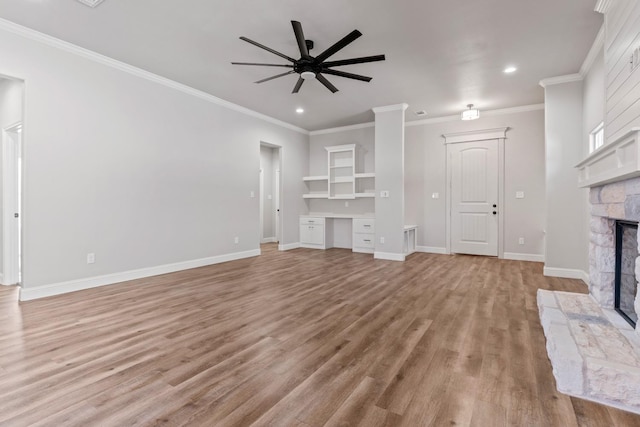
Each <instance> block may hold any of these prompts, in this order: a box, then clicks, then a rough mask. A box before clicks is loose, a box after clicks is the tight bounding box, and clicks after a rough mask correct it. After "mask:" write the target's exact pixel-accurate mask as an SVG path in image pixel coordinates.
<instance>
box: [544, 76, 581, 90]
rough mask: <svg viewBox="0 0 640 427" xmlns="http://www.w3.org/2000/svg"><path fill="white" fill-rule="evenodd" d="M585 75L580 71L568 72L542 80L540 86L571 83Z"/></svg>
mask: <svg viewBox="0 0 640 427" xmlns="http://www.w3.org/2000/svg"><path fill="white" fill-rule="evenodd" d="M582 79H583V77H582V74H580V73H575V74H567V75H565V76H557V77H549V78H548V79H544V80H540V86H542V87H544V88H546V87H547V86H553V85H559V84H562V83H571V82H579V81H582Z"/></svg>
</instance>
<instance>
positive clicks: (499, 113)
mask: <svg viewBox="0 0 640 427" xmlns="http://www.w3.org/2000/svg"><path fill="white" fill-rule="evenodd" d="M538 110H544V104H531V105H522V106H520V107H511V108H501V109H497V110H487V111H484V110H483V111H482V117H493V116H502V115H505V114H517V113H526V112H529V111H538ZM458 121H460V114H456V115H455V116H442V117H432V118H429V119H422V120H413V121H410V122H405V124H404V126H405V127H411V126H423V125H431V124H436V123H449V122H458ZM374 126H375V122H367V123H361V124H358V125H350V126H340V127H335V128H327V129H320V130H312V131H311V132H309V135H311V136H314V135H324V134H328V133H338V132H347V131H350V130H356V129H363V128H370V127H374Z"/></svg>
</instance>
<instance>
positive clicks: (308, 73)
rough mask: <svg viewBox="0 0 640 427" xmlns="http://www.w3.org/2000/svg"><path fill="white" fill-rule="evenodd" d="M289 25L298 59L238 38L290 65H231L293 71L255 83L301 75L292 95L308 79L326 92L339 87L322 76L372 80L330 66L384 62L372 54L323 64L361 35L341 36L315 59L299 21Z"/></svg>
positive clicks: (354, 33)
mask: <svg viewBox="0 0 640 427" xmlns="http://www.w3.org/2000/svg"><path fill="white" fill-rule="evenodd" d="M291 25H293V32H294V34H295V36H296V41H297V42H298V48H299V49H300V59H294V58H291V57H289V56H287V55H285V54H283V53H280V52H278V51H276V50H273V49H271V48H269V47H267V46H265V45H262V44H260V43H258V42H255V41H253V40H251V39H248V38H246V37H240V40H244V41H246V42H247V43H251V44H252V45H254V46H257V47H259V48H261V49H264V50H266V51H268V52H271V53H273V54H275V55H278V56H279V57H281V58H284V59H286V60H287V61H289V62H291V64H262V63H255V62H232V64H234V65H259V66H265V67H286V68H293V69H292V70H290V71H287V72H286V73H282V74H276V75H275V76H271V77H267V78H266V79H262V80H258V81H257V82H256V83H264V82H267V81H269V80H273V79H277V78H278V77H283V76H287V75H289V74H293V73H298V74H299V75H300V76H299V77H298V81H297V83H296V85H295V87H294V88H293V92H292V93H298V91H300V88H301V87H302V84H303V83H304V81H305V80H308V79H317V80H318V81H319V82H320V83H322V84H323V85H324V86H325V87H326V88H327V89H329V90H330V91H331V92H332V93H336V92H337V91H338V88H336V87H335V86H334V85H332V84H331V82H329V80H327V78H326V77H325V76H324V75H323V74H331V75H334V76H339V77H346V78H348V79H354V80H361V81H363V82H370V81H371V77H367V76H362V75H359V74H353V73H347V72H344V71H338V70H334V69H332V67H339V66H341V65H350V64H362V63H365V62H375V61H384V59H385V57H384V55H374V56H364V57H361V58H350V59H341V60H338V61H328V62H325V61H326V59H328V58H329V57H330V56H332V55H333V54H335V53H336V52H338V51H339V50H341V49H342V48H344V47H345V46H347V45H348V44H350V43H351V42H353V41H354V40H356V39H357V38H358V37H360V36H361V35H362V33H361V32H360V31H358V30H353V31H352V32H350V33H349V34H347V35H346V36H344V37H343V38H342V39H341V40H339V41H338V42H336V43H335V44H334V45H333V46H331V47H329V48H328V49H327V50H325V51H324V52H322V53H321V54H319V55H318V56H316V57H313V56H311V55H310V54H309V51H310V50H311V49H313V41H312V40H306V39H305V38H304V33H303V32H302V25H301V24H300V23H299V22H298V21H291Z"/></svg>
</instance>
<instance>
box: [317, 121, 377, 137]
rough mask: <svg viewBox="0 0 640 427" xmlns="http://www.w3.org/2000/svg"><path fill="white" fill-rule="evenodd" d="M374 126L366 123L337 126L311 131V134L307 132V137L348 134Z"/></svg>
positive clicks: (373, 123)
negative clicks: (339, 133) (338, 133)
mask: <svg viewBox="0 0 640 427" xmlns="http://www.w3.org/2000/svg"><path fill="white" fill-rule="evenodd" d="M375 125H376V123H375V122H367V123H360V124H357V125H349V126H339V127H335V128H327V129H319V130H312V131H311V132H309V135H311V136H314V135H325V134H328V133H337V132H348V131H350V130H357V129H365V128H372V127H375Z"/></svg>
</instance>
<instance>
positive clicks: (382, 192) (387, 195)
mask: <svg viewBox="0 0 640 427" xmlns="http://www.w3.org/2000/svg"><path fill="white" fill-rule="evenodd" d="M380 197H383V198H387V197H389V192H388V191H387V190H383V191H381V192H380Z"/></svg>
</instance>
